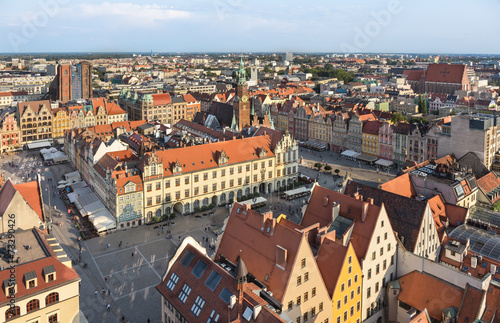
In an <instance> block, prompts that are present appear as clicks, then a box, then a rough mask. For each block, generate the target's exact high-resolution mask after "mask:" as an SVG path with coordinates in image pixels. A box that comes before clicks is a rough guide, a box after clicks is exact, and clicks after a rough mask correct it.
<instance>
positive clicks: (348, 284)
mask: <svg viewBox="0 0 500 323" xmlns="http://www.w3.org/2000/svg"><path fill="white" fill-rule="evenodd" d="M351 282H352V280H351V279H350V278H349V280H348V281H347V287H351Z"/></svg>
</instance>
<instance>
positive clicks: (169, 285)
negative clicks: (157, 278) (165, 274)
mask: <svg viewBox="0 0 500 323" xmlns="http://www.w3.org/2000/svg"><path fill="white" fill-rule="evenodd" d="M178 280H179V276H177V275H176V273H173V274H172V276H170V279H169V280H168V282H167V288H168V289H169V290H170V291H173V290H174V287H175V284H177V281H178Z"/></svg>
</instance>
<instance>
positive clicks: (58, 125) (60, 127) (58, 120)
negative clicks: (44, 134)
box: [52, 108, 71, 138]
mask: <svg viewBox="0 0 500 323" xmlns="http://www.w3.org/2000/svg"><path fill="white" fill-rule="evenodd" d="M52 115H53V117H52V122H53V126H52V137H53V138H60V137H63V136H64V132H65V131H66V130H69V129H71V128H70V123H69V114H68V110H66V108H56V109H52Z"/></svg>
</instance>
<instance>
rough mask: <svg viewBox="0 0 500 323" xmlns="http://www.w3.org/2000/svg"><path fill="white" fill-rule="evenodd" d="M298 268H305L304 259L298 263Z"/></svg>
mask: <svg viewBox="0 0 500 323" xmlns="http://www.w3.org/2000/svg"><path fill="white" fill-rule="evenodd" d="M300 266H301V268H304V267H305V266H306V258H302V260H301V261H300Z"/></svg>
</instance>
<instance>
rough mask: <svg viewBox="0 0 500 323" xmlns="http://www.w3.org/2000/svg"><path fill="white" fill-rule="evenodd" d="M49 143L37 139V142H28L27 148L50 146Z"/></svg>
mask: <svg viewBox="0 0 500 323" xmlns="http://www.w3.org/2000/svg"><path fill="white" fill-rule="evenodd" d="M50 146H51V144H50V142H48V141H38V142H32V143H29V144H28V149H40V148H46V147H50Z"/></svg>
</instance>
